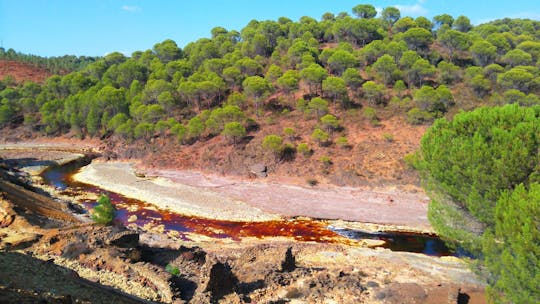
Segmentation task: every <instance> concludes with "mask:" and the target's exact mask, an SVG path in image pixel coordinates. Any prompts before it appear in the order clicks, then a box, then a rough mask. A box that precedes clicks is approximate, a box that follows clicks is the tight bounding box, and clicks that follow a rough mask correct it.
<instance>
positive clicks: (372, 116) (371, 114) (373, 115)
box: [362, 107, 379, 125]
mask: <svg viewBox="0 0 540 304" xmlns="http://www.w3.org/2000/svg"><path fill="white" fill-rule="evenodd" d="M362 115H363V116H364V118H366V119H367V120H369V122H370V123H371V124H372V125H378V124H379V118H378V117H377V111H376V110H375V109H374V108H372V107H366V108H365V109H364V111H363V113H362Z"/></svg>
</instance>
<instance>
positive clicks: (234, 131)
mask: <svg viewBox="0 0 540 304" xmlns="http://www.w3.org/2000/svg"><path fill="white" fill-rule="evenodd" d="M221 134H222V135H223V136H225V137H227V138H229V139H232V141H233V143H234V144H235V145H236V142H237V140H238V139H240V138H242V137H244V136H246V128H244V126H242V124H241V123H239V122H236V121H233V122H229V123H226V124H225V127H224V128H223V132H221Z"/></svg>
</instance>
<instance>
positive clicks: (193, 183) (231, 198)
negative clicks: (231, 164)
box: [74, 162, 433, 233]
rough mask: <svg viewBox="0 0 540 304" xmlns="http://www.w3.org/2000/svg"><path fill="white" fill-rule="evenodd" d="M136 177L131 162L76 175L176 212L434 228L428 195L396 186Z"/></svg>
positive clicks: (170, 173) (167, 173) (97, 165)
mask: <svg viewBox="0 0 540 304" xmlns="http://www.w3.org/2000/svg"><path fill="white" fill-rule="evenodd" d="M145 174H146V176H152V177H137V176H136V174H135V171H134V167H133V164H132V163H125V162H93V163H92V164H90V165H88V166H86V167H84V168H82V169H81V171H80V172H79V173H78V174H76V175H75V176H74V179H76V180H78V181H80V182H84V183H89V184H93V185H96V186H99V187H102V188H104V189H107V190H109V191H114V192H117V193H120V194H122V195H125V196H127V197H132V198H137V199H141V200H144V201H147V202H149V203H152V204H155V205H157V206H159V207H163V208H168V209H171V210H173V211H175V212H179V213H183V214H188V215H196V216H201V217H208V218H216V219H228V220H231V219H232V220H235V219H236V220H242V221H258V220H265V219H269V218H275V217H276V216H277V215H280V216H284V217H309V218H316V219H328V220H341V222H340V226H345V224H344V222H343V221H345V222H361V223H368V224H374V225H372V226H370V225H364V226H363V227H373V226H375V227H378V228H381V226H387V227H388V226H391V227H395V228H397V229H399V230H401V231H415V232H423V233H432V232H433V230H432V228H431V226H430V224H429V222H428V220H427V198H426V197H425V196H424V195H422V194H419V193H405V192H403V191H398V190H387V191H373V190H363V189H356V188H349V187H314V188H306V187H300V186H297V185H287V184H278V183H266V182H263V181H258V180H257V181H248V180H241V179H236V178H230V177H221V176H212V175H203V174H201V173H197V172H193V171H174V170H148V171H146V172H145Z"/></svg>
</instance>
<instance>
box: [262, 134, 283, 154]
mask: <svg viewBox="0 0 540 304" xmlns="http://www.w3.org/2000/svg"><path fill="white" fill-rule="evenodd" d="M262 147H263V149H265V150H267V151H270V152H272V153H274V154H276V155H279V154H281V152H282V151H283V138H281V136H279V135H275V134H270V135H267V136H266V137H265V138H264V139H263V142H262Z"/></svg>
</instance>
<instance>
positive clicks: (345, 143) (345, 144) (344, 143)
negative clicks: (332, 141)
mask: <svg viewBox="0 0 540 304" xmlns="http://www.w3.org/2000/svg"><path fill="white" fill-rule="evenodd" d="M336 145H338V146H339V147H341V148H344V149H345V148H349V147H350V146H349V140H348V139H347V137H345V136H340V137H338V138H337V139H336Z"/></svg>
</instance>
